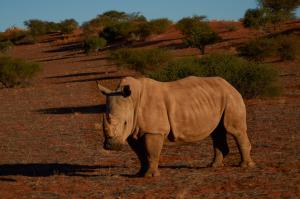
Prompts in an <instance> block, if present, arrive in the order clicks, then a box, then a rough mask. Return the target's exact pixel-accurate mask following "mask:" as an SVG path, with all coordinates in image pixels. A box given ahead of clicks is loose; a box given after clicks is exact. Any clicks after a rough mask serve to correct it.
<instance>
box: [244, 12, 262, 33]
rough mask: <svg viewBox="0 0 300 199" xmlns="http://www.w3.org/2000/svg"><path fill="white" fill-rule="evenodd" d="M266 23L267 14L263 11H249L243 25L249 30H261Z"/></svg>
mask: <svg viewBox="0 0 300 199" xmlns="http://www.w3.org/2000/svg"><path fill="white" fill-rule="evenodd" d="M266 23H267V21H266V17H265V12H264V10H262V9H248V10H247V11H246V13H245V15H244V18H243V25H244V26H245V27H247V28H260V27H262V26H264V25H266Z"/></svg>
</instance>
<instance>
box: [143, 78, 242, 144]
mask: <svg viewBox="0 0 300 199" xmlns="http://www.w3.org/2000/svg"><path fill="white" fill-rule="evenodd" d="M143 86H144V87H143V91H142V93H143V94H142V98H141V107H140V111H139V124H140V126H141V128H142V129H143V130H144V131H146V132H150V133H160V134H165V135H168V134H169V133H170V134H171V135H170V136H169V137H172V139H173V141H177V140H182V141H196V140H201V139H203V138H205V137H207V136H208V135H209V134H210V133H211V132H212V131H213V130H214V129H215V128H216V127H217V125H218V124H219V122H220V119H221V117H222V114H223V111H224V109H225V107H226V100H227V99H228V96H230V98H231V99H234V100H237V101H241V100H242V98H241V96H240V94H239V93H238V92H237V91H236V90H235V89H234V88H233V87H232V86H231V85H230V84H229V83H228V82H226V81H225V80H224V79H222V78H218V77H187V78H184V79H182V80H178V81H174V82H166V83H162V82H157V81H154V80H151V79H147V78H145V79H144V80H143ZM237 104H241V103H240V102H239V103H237Z"/></svg>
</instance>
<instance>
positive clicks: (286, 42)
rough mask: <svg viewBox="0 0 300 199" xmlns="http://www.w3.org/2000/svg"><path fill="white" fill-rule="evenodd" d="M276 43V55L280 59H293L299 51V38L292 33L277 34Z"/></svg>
mask: <svg viewBox="0 0 300 199" xmlns="http://www.w3.org/2000/svg"><path fill="white" fill-rule="evenodd" d="M275 41H276V44H277V49H276V51H277V55H278V56H279V57H280V58H281V60H295V59H296V56H297V53H298V51H299V46H300V42H299V38H298V37H296V36H292V35H286V36H279V37H277V38H275Z"/></svg>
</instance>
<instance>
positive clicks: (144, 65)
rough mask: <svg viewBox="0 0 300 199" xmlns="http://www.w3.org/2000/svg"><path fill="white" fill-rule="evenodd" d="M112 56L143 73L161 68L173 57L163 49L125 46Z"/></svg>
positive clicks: (122, 63)
mask: <svg viewBox="0 0 300 199" xmlns="http://www.w3.org/2000/svg"><path fill="white" fill-rule="evenodd" d="M111 58H112V59H113V60H115V61H116V62H117V63H118V64H119V65H121V66H125V67H128V68H130V69H134V70H137V71H140V72H142V73H143V72H146V71H149V70H151V69H157V68H160V67H161V66H163V65H164V64H166V63H167V62H168V61H169V60H170V59H171V56H170V54H169V53H168V52H167V51H166V50H163V49H128V48H123V49H119V50H116V51H114V52H112V54H111Z"/></svg>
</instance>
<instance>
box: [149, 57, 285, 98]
mask: <svg viewBox="0 0 300 199" xmlns="http://www.w3.org/2000/svg"><path fill="white" fill-rule="evenodd" d="M148 75H149V76H150V77H152V78H154V79H157V80H159V81H173V80H176V79H181V78H184V77H186V76H189V75H195V76H206V77H212V76H220V77H223V78H224V79H226V80H227V81H228V82H230V83H231V84H232V85H233V86H234V87H235V88H236V89H237V90H238V91H239V92H240V93H241V94H242V95H243V96H244V97H245V98H254V97H257V96H272V95H277V94H278V93H279V87H278V81H277V79H278V73H277V71H276V70H275V69H274V68H273V67H271V66H270V65H266V64H259V63H256V62H249V61H247V60H245V59H243V58H239V57H236V56H234V55H227V54H212V55H207V56H204V57H203V58H201V59H199V58H189V59H183V60H177V61H173V62H170V63H169V64H168V65H167V66H166V67H164V68H162V69H161V70H159V71H155V72H151V73H148Z"/></svg>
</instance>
